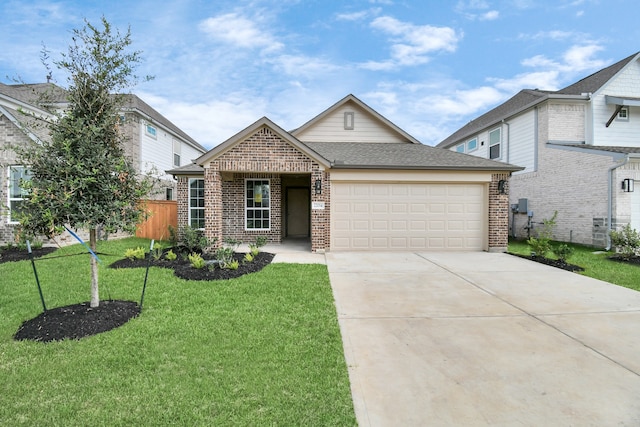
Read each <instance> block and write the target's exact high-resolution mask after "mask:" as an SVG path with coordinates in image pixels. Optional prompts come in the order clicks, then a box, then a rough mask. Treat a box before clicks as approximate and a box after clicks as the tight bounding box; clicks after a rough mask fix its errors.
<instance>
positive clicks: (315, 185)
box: [313, 178, 322, 194]
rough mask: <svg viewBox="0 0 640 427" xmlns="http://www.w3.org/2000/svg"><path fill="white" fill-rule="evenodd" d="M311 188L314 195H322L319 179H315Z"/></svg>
mask: <svg viewBox="0 0 640 427" xmlns="http://www.w3.org/2000/svg"><path fill="white" fill-rule="evenodd" d="M313 188H314V190H316V194H322V181H320V178H318V179H316V182H315V183H314V185H313Z"/></svg>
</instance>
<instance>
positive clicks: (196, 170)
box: [165, 163, 204, 175]
mask: <svg viewBox="0 0 640 427" xmlns="http://www.w3.org/2000/svg"><path fill="white" fill-rule="evenodd" d="M165 172H166V173H167V174H169V175H204V168H203V167H202V166H200V165H198V164H195V163H189V164H188V165H184V166H180V167H179V168H175V169H170V170H168V171H165Z"/></svg>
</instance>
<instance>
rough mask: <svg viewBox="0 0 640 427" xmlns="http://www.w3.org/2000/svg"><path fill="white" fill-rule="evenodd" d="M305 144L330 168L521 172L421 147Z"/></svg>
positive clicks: (416, 145) (325, 143) (445, 151)
mask: <svg viewBox="0 0 640 427" xmlns="http://www.w3.org/2000/svg"><path fill="white" fill-rule="evenodd" d="M304 144H305V145H307V146H308V147H309V148H311V149H312V150H313V151H315V152H316V153H318V154H320V155H321V156H322V157H324V158H325V159H327V160H329V161H330V162H331V167H332V168H346V169H355V168H361V169H400V170H402V169H422V170H501V171H517V170H521V169H522V168H520V167H518V166H514V165H510V164H507V163H502V162H497V161H494V160H488V159H484V158H481V157H476V156H471V155H468V154H461V153H456V152H454V151H450V150H445V149H442V148H436V147H430V146H428V145H423V144H412V143H406V144H398V143H388V144H385V143H363V142H305V143H304Z"/></svg>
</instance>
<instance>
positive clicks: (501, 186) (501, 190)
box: [498, 179, 507, 194]
mask: <svg viewBox="0 0 640 427" xmlns="http://www.w3.org/2000/svg"><path fill="white" fill-rule="evenodd" d="M498 194H507V181H505V180H504V179H501V180H500V181H498Z"/></svg>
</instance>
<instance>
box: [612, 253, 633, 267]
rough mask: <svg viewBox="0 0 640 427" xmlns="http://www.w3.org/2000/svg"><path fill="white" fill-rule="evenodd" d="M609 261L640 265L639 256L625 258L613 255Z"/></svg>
mask: <svg viewBox="0 0 640 427" xmlns="http://www.w3.org/2000/svg"><path fill="white" fill-rule="evenodd" d="M609 259H610V260H611V261H617V262H623V263H625V264H632V265H640V257H637V256H633V257H630V258H625V257H623V256H621V255H613V256H610V257H609Z"/></svg>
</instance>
